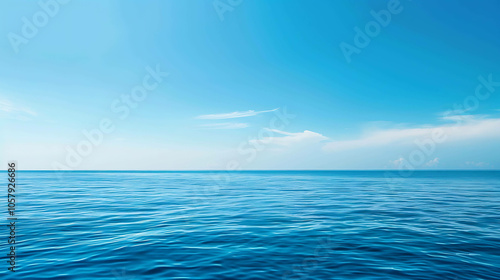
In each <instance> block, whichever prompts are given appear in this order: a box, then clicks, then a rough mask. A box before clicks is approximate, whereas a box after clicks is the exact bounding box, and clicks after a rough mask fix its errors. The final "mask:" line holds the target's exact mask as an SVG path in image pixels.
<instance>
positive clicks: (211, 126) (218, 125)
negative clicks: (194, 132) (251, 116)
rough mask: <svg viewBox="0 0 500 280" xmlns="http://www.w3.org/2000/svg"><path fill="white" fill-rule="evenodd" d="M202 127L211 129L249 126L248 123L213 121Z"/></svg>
mask: <svg viewBox="0 0 500 280" xmlns="http://www.w3.org/2000/svg"><path fill="white" fill-rule="evenodd" d="M201 126H202V127H205V128H209V129H238V128H246V127H248V124H247V123H212V124H204V125H201Z"/></svg>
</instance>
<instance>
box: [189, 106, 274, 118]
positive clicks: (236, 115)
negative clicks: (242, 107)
mask: <svg viewBox="0 0 500 280" xmlns="http://www.w3.org/2000/svg"><path fill="white" fill-rule="evenodd" d="M278 109H279V108H276V109H272V110H266V111H254V110H248V111H240V112H238V111H237V112H232V113H222V114H210V115H201V116H197V117H196V118H197V119H201V120H225V119H235V118H245V117H252V116H256V115H258V114H262V113H269V112H274V111H276V110H278Z"/></svg>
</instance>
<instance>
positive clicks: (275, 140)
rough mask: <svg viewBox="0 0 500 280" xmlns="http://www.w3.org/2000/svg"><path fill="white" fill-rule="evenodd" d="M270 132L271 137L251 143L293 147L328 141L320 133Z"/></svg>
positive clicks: (307, 131)
mask: <svg viewBox="0 0 500 280" xmlns="http://www.w3.org/2000/svg"><path fill="white" fill-rule="evenodd" d="M267 131H269V132H270V136H267V137H262V138H261V139H254V140H250V143H255V144H270V143H272V144H275V145H278V146H292V145H295V144H312V143H319V142H321V141H323V140H327V139H328V137H325V136H323V135H321V134H319V133H316V132H312V131H309V130H305V131H304V132H296V133H290V132H285V131H281V130H277V129H269V128H268V129H267ZM275 133H276V134H281V135H284V136H275V135H274V134H275Z"/></svg>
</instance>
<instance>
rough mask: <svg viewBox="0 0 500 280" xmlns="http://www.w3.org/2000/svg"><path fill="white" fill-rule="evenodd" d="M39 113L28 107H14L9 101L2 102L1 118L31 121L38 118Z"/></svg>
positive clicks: (0, 107)
mask: <svg viewBox="0 0 500 280" xmlns="http://www.w3.org/2000/svg"><path fill="white" fill-rule="evenodd" d="M36 116H37V113H36V112H35V111H33V110H31V109H29V108H27V107H21V106H17V105H14V104H13V103H12V102H10V101H7V100H0V117H6V118H11V119H17V120H29V119H30V118H31V117H36Z"/></svg>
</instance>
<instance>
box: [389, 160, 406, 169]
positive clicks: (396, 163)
mask: <svg viewBox="0 0 500 280" xmlns="http://www.w3.org/2000/svg"><path fill="white" fill-rule="evenodd" d="M404 161H405V159H404V158H403V157H400V158H398V159H396V160H391V161H390V163H391V165H392V166H393V167H395V168H400V167H401V166H402V165H403V162H404Z"/></svg>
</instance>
